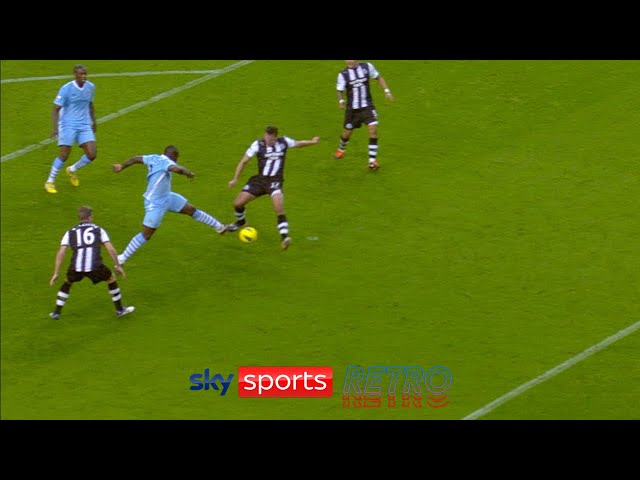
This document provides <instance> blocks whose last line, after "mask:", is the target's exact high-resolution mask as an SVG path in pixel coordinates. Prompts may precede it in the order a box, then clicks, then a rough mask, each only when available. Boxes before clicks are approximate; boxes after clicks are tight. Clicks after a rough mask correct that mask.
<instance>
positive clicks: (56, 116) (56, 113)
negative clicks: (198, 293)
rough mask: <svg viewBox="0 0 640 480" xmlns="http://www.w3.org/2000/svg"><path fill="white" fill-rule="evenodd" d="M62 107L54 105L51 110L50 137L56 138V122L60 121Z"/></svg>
mask: <svg viewBox="0 0 640 480" xmlns="http://www.w3.org/2000/svg"><path fill="white" fill-rule="evenodd" d="M61 109H62V107H61V106H60V105H54V106H53V110H51V121H52V122H53V129H52V130H51V136H52V137H57V136H58V121H59V120H60V110H61Z"/></svg>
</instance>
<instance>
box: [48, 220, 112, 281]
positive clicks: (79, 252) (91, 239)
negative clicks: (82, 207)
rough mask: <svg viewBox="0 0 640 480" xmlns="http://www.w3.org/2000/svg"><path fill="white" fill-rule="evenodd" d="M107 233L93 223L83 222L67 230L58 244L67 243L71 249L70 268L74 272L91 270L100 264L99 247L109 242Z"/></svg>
mask: <svg viewBox="0 0 640 480" xmlns="http://www.w3.org/2000/svg"><path fill="white" fill-rule="evenodd" d="M109 241H110V240H109V235H107V232H106V231H105V230H104V229H103V228H102V227H99V226H98V225H96V224H95V223H89V222H83V223H79V224H78V225H76V226H75V227H73V228H71V229H69V230H67V231H66V232H65V234H64V236H63V237H62V241H61V242H60V245H67V246H69V247H71V250H72V251H73V257H72V258H71V267H70V268H71V269H72V270H75V271H76V272H92V271H94V270H96V269H97V268H98V267H99V266H100V265H102V256H101V255H100V248H101V247H102V244H103V243H105V242H109Z"/></svg>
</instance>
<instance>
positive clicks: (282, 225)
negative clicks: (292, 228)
mask: <svg viewBox="0 0 640 480" xmlns="http://www.w3.org/2000/svg"><path fill="white" fill-rule="evenodd" d="M278 232H280V236H281V237H282V238H287V237H288V236H289V223H288V222H287V216H286V215H278Z"/></svg>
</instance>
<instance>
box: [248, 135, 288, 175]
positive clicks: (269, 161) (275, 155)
mask: <svg viewBox="0 0 640 480" xmlns="http://www.w3.org/2000/svg"><path fill="white" fill-rule="evenodd" d="M295 145H296V141H295V140H294V139H293V138H289V137H278V138H277V139H276V143H275V144H274V145H273V146H272V147H270V146H268V145H267V142H265V141H264V140H263V139H259V140H256V141H254V142H253V143H252V144H251V146H250V147H249V148H248V149H247V152H246V155H247V157H249V158H251V157H253V156H254V155H258V173H259V174H260V175H262V176H263V177H270V178H273V179H274V180H280V181H282V180H283V179H284V161H285V159H286V156H287V150H288V149H289V148H293V147H295Z"/></svg>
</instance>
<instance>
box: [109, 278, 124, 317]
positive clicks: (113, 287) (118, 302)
mask: <svg viewBox="0 0 640 480" xmlns="http://www.w3.org/2000/svg"><path fill="white" fill-rule="evenodd" d="M107 287H109V293H110V294H111V300H113V304H114V305H115V306H116V311H119V310H122V295H121V294H120V287H118V282H113V283H110V284H109V285H107Z"/></svg>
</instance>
